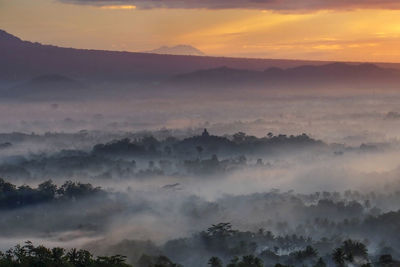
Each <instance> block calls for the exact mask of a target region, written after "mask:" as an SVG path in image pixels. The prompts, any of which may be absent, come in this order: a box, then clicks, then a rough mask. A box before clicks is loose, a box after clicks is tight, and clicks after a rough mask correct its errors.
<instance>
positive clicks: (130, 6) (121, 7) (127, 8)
mask: <svg viewBox="0 0 400 267" xmlns="http://www.w3.org/2000/svg"><path fill="white" fill-rule="evenodd" d="M100 8H101V9H111V10H132V9H136V6H133V5H122V6H120V5H117V6H100Z"/></svg>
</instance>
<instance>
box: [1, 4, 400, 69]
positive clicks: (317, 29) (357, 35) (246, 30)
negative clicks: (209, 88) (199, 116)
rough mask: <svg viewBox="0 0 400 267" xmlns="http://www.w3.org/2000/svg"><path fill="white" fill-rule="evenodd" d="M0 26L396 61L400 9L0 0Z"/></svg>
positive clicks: (26, 35)
mask: <svg viewBox="0 0 400 267" xmlns="http://www.w3.org/2000/svg"><path fill="white" fill-rule="evenodd" d="M114 10H130V11H132V12H113V11H114ZM27 22H29V23H27ZM0 28H1V29H4V30H6V31H8V32H9V33H11V34H14V35H16V36H18V37H20V38H22V39H24V40H29V41H35V42H41V43H45V44H53V45H59V46H66V47H75V48H88V49H102V50H124V51H149V50H152V49H155V48H158V47H160V46H163V45H167V46H172V45H178V44H187V45H192V46H194V47H196V48H198V49H200V50H202V51H203V52H205V53H206V54H207V55H211V56H232V57H253V58H254V57H256V58H282V59H308V60H329V61H331V60H335V61H369V62H400V48H399V47H400V10H390V9H363V10H336V11H332V10H331V11H324V10H322V11H314V12H308V13H279V12H272V11H269V10H249V9H226V10H209V9H162V8H159V9H140V8H136V7H135V6H134V5H122V6H118V5H108V6H87V5H74V4H65V3H62V2H59V1H54V0H36V1H31V0H13V1H10V0H0Z"/></svg>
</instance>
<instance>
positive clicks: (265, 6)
mask: <svg viewBox="0 0 400 267" xmlns="http://www.w3.org/2000/svg"><path fill="white" fill-rule="evenodd" d="M61 1H63V2H69V3H76V4H89V5H97V6H109V5H113V6H116V5H121V6H126V5H128V4H129V5H134V6H135V7H137V8H141V9H152V8H187V9H198V8H200V9H235V8H241V9H260V10H273V11H289V12H291V11H295V12H297V11H315V10H346V9H375V8H376V9H400V3H399V2H398V1H396V0H325V1H321V0H302V1H293V0H218V1H215V0H203V1H198V0H152V1H147V0H127V1H121V0H102V1H97V0H61Z"/></svg>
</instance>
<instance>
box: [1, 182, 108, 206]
mask: <svg viewBox="0 0 400 267" xmlns="http://www.w3.org/2000/svg"><path fill="white" fill-rule="evenodd" d="M101 193H104V191H102V190H101V189H100V187H93V186H92V185H91V184H84V183H80V182H72V181H66V182H65V183H64V184H62V185H61V186H57V185H56V184H54V183H53V182H52V181H51V180H49V181H45V182H43V183H41V184H39V185H38V186H37V187H36V188H32V187H30V186H28V185H21V186H19V187H17V186H16V185H14V184H11V183H9V182H6V181H5V180H4V179H2V178H0V209H15V208H21V207H25V206H29V205H35V204H40V203H50V202H53V201H69V200H75V199H79V198H84V197H88V196H93V195H97V194H101Z"/></svg>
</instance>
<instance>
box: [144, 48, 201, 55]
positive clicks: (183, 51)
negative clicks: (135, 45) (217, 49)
mask: <svg viewBox="0 0 400 267" xmlns="http://www.w3.org/2000/svg"><path fill="white" fill-rule="evenodd" d="M146 53H153V54H167V55H185V56H205V54H204V53H203V52H202V51H200V50H199V49H197V48H196V47H193V46H191V45H176V46H161V47H160V48H157V49H154V50H150V51H147V52H146Z"/></svg>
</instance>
